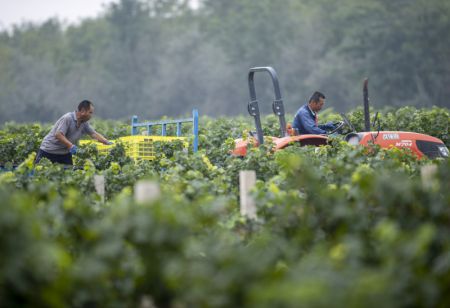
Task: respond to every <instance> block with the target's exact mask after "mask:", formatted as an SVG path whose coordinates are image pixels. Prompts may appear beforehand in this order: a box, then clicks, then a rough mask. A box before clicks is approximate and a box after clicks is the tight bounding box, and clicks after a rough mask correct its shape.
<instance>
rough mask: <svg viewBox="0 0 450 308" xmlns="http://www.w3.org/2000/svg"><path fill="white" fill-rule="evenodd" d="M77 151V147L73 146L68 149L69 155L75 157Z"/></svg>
mask: <svg viewBox="0 0 450 308" xmlns="http://www.w3.org/2000/svg"><path fill="white" fill-rule="evenodd" d="M77 150H78V148H77V146H76V145H74V144H73V145H72V146H71V147H70V149H69V153H70V154H72V155H75V154H77Z"/></svg>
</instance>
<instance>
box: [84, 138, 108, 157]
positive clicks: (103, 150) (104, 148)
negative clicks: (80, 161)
mask: <svg viewBox="0 0 450 308" xmlns="http://www.w3.org/2000/svg"><path fill="white" fill-rule="evenodd" d="M110 141H111V142H113V143H116V141H115V140H110ZM78 144H79V145H80V146H85V145H89V144H94V145H95V147H96V148H97V151H98V154H100V155H108V153H109V151H111V149H112V147H113V146H114V145H106V144H103V143H100V142H98V141H96V140H80V142H79V143H78Z"/></svg>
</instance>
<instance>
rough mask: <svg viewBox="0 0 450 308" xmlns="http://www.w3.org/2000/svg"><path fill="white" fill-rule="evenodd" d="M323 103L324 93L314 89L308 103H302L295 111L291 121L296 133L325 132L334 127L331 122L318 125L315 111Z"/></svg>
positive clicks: (319, 108)
mask: <svg viewBox="0 0 450 308" xmlns="http://www.w3.org/2000/svg"><path fill="white" fill-rule="evenodd" d="M324 104H325V95H323V94H322V93H320V92H318V91H316V92H314V93H313V95H311V98H310V99H309V101H308V104H305V105H303V106H302V107H300V109H299V110H298V111H297V113H296V114H295V117H294V121H293V122H292V128H293V129H294V131H295V132H296V134H301V135H303V134H316V135H323V134H327V133H328V131H332V130H334V129H336V125H335V124H333V123H332V122H329V123H327V124H322V125H318V117H317V113H318V112H319V111H320V110H321V109H322V107H323V105H324Z"/></svg>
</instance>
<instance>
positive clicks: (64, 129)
mask: <svg viewBox="0 0 450 308" xmlns="http://www.w3.org/2000/svg"><path fill="white" fill-rule="evenodd" d="M93 114H94V105H93V104H92V102H90V101H88V100H84V101H82V102H81V103H80V104H79V105H78V109H77V110H76V111H74V112H69V113H66V114H65V115H63V116H62V117H61V118H59V120H58V121H56V123H55V125H53V127H52V129H51V130H50V132H49V133H48V134H47V136H45V137H44V140H43V141H42V144H41V146H40V148H39V152H38V153H37V155H36V160H35V163H38V162H39V161H40V160H41V158H42V157H46V158H48V159H49V160H50V161H52V162H54V163H60V164H66V165H72V164H73V162H72V155H74V154H76V153H77V146H76V143H78V140H80V138H81V137H82V136H83V135H89V136H91V137H92V138H94V139H95V140H97V141H99V142H101V143H103V144H111V142H109V141H108V140H107V139H106V138H105V137H103V136H102V135H100V134H99V133H97V132H96V131H95V130H94V129H93V128H92V127H91V126H90V125H89V123H88V121H89V119H90V118H91V117H92V115H93Z"/></svg>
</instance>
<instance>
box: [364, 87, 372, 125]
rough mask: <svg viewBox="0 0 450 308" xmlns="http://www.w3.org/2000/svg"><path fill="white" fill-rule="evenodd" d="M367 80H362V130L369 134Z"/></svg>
mask: <svg viewBox="0 0 450 308" xmlns="http://www.w3.org/2000/svg"><path fill="white" fill-rule="evenodd" d="M368 85H369V78H366V79H364V86H363V96H364V129H365V131H366V132H370V113H369V89H368Z"/></svg>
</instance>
